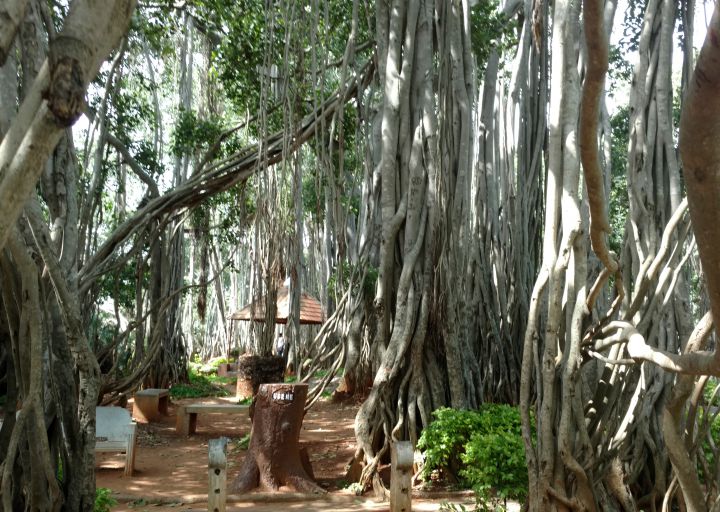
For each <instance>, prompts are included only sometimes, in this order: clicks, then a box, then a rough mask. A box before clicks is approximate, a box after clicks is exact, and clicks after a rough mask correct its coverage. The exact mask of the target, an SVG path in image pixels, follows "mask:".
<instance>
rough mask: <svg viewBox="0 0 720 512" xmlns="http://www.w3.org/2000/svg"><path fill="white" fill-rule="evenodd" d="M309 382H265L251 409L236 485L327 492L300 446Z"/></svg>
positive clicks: (243, 488)
mask: <svg viewBox="0 0 720 512" xmlns="http://www.w3.org/2000/svg"><path fill="white" fill-rule="evenodd" d="M307 392H308V386H307V384H263V385H261V386H260V390H259V391H258V394H257V395H256V397H255V401H254V402H253V407H252V409H251V413H252V414H251V417H252V431H251V433H250V435H251V438H250V446H249V448H248V453H247V455H246V456H245V461H244V462H243V465H242V467H241V469H240V474H239V475H238V477H237V478H236V480H235V483H234V487H235V489H236V490H237V491H238V492H248V491H250V490H252V489H254V488H256V487H260V488H262V489H265V490H269V491H278V490H281V489H282V488H283V487H287V488H290V489H292V490H294V491H297V492H306V493H324V492H325V491H324V490H323V489H322V488H321V487H319V486H318V485H317V484H315V482H313V480H312V468H311V467H310V462H309V459H308V458H307V454H306V453H305V454H303V452H302V451H301V448H300V443H299V440H300V430H301V428H302V422H303V418H304V417H305V399H306V398H307Z"/></svg>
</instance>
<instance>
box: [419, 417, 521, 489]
mask: <svg viewBox="0 0 720 512" xmlns="http://www.w3.org/2000/svg"><path fill="white" fill-rule="evenodd" d="M433 415H434V417H435V420H434V421H433V422H432V423H431V424H430V425H429V426H428V427H427V428H426V429H425V430H424V431H423V433H422V435H421V436H420V439H419V441H418V448H419V449H420V450H422V451H423V455H424V457H425V465H424V467H423V471H422V476H423V478H424V479H428V478H429V477H430V476H431V475H432V474H433V473H438V474H439V475H440V477H441V478H443V479H445V480H448V479H451V478H457V479H458V480H459V482H460V484H461V485H462V486H464V487H472V488H473V489H475V490H476V491H477V492H478V495H479V496H480V497H482V498H483V499H485V498H487V497H489V496H490V495H491V494H492V493H494V494H495V495H496V496H497V497H499V498H501V499H505V498H515V499H521V498H523V497H525V495H526V494H527V485H528V483H527V466H526V464H525V447H524V444H523V441H522V436H521V426H520V413H519V412H518V410H517V409H516V408H514V407H510V406H508V405H498V404H485V405H483V406H482V407H481V408H480V410H478V411H466V410H455V409H447V408H442V409H438V410H437V411H435V412H434V413H433Z"/></svg>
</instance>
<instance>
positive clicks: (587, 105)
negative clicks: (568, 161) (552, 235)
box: [580, 0, 618, 274]
mask: <svg viewBox="0 0 720 512" xmlns="http://www.w3.org/2000/svg"><path fill="white" fill-rule="evenodd" d="M603 5H604V2H601V1H600V0H584V1H583V9H584V12H583V19H584V20H585V44H586V48H587V51H586V55H587V68H586V70H585V81H584V82H583V95H582V104H581V107H580V158H581V160H582V166H583V172H584V173H585V185H586V186H587V192H588V202H589V203H590V240H591V243H592V248H593V251H595V254H597V257H598V258H599V259H600V261H602V263H603V265H605V268H607V269H608V270H609V271H610V272H611V273H613V274H615V273H616V272H617V269H618V263H617V260H616V258H615V256H614V255H613V254H611V253H610V249H609V248H608V245H607V235H608V234H609V233H610V223H609V222H608V218H607V211H606V207H605V206H606V201H605V188H604V184H603V183H604V180H603V172H602V169H601V167H600V158H599V155H598V135H597V125H598V118H599V115H600V97H601V96H602V93H603V90H604V87H605V75H606V73H607V70H608V42H607V35H606V33H605V30H604V28H603V25H604V20H603Z"/></svg>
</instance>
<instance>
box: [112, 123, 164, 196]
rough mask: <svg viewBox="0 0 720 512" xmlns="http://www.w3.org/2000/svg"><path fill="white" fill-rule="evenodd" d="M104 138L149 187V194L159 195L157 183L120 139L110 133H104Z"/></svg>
mask: <svg viewBox="0 0 720 512" xmlns="http://www.w3.org/2000/svg"><path fill="white" fill-rule="evenodd" d="M105 139H106V140H107V141H108V143H109V144H110V145H111V146H112V147H114V148H115V149H117V151H118V153H120V156H122V157H123V161H124V162H125V163H126V164H128V165H129V166H130V169H132V171H133V172H134V173H135V175H136V176H137V177H138V178H140V181H142V182H143V183H145V184H146V185H147V186H148V189H150V196H151V197H157V196H159V195H160V191H159V190H158V186H157V183H156V182H155V180H154V179H152V176H150V175H149V174H148V173H146V172H145V171H144V170H143V168H142V167H141V166H140V164H139V163H138V161H137V160H135V158H133V156H132V155H131V154H130V151H129V150H128V148H127V147H126V146H125V144H123V143H122V142H121V141H120V139H118V138H117V137H115V136H114V135H113V134H111V133H106V134H105Z"/></svg>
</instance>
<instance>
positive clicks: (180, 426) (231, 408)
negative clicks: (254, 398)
mask: <svg viewBox="0 0 720 512" xmlns="http://www.w3.org/2000/svg"><path fill="white" fill-rule="evenodd" d="M248 409H250V406H249V405H239V404H189V405H181V406H179V407H178V408H177V421H176V424H175V430H176V431H177V432H178V433H179V434H181V435H184V436H189V435H191V434H194V433H195V430H196V428H197V416H198V414H205V413H223V414H238V413H241V412H245V411H247V410H248Z"/></svg>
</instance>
